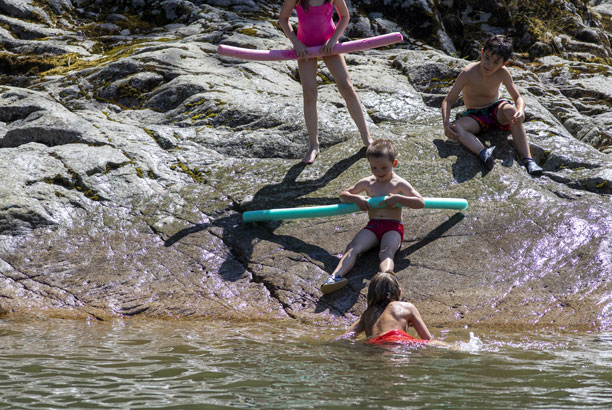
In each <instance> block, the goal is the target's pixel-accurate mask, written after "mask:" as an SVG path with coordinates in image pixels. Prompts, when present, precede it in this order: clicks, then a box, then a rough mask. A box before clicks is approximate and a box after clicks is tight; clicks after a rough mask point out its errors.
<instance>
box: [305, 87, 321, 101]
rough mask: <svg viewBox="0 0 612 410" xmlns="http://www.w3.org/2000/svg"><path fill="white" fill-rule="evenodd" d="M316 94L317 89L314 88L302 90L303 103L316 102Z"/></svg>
mask: <svg viewBox="0 0 612 410" xmlns="http://www.w3.org/2000/svg"><path fill="white" fill-rule="evenodd" d="M317 94H318V93H317V89H316V88H312V89H305V90H303V95H304V102H305V103H312V102H316V101H317Z"/></svg>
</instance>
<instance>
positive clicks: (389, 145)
mask: <svg viewBox="0 0 612 410" xmlns="http://www.w3.org/2000/svg"><path fill="white" fill-rule="evenodd" d="M396 157H397V149H396V148H395V144H394V143H393V141H391V140H390V139H387V138H379V139H376V140H374V142H372V143H371V144H370V146H369V147H368V149H367V150H366V158H387V159H388V160H389V161H391V162H394V161H395V158H396Z"/></svg>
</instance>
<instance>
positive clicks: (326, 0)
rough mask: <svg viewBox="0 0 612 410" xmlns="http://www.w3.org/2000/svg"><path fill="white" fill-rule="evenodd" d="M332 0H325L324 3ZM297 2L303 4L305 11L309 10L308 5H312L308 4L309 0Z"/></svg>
mask: <svg viewBox="0 0 612 410" xmlns="http://www.w3.org/2000/svg"><path fill="white" fill-rule="evenodd" d="M330 1H331V0H325V1H324V2H323V4H325V3H329V2H330ZM297 4H301V5H302V8H303V9H304V11H306V12H308V7H309V6H310V5H309V4H308V0H298V2H297Z"/></svg>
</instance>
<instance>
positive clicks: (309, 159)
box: [302, 148, 319, 164]
mask: <svg viewBox="0 0 612 410" xmlns="http://www.w3.org/2000/svg"><path fill="white" fill-rule="evenodd" d="M317 155H319V148H311V149H309V150H308V153H307V154H306V155H305V156H304V159H302V162H304V163H306V164H312V163H313V162H314V161H315V158H317Z"/></svg>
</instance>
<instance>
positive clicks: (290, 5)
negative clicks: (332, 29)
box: [278, 0, 308, 57]
mask: <svg viewBox="0 0 612 410" xmlns="http://www.w3.org/2000/svg"><path fill="white" fill-rule="evenodd" d="M296 1H297V0H285V1H284V2H283V6H282V7H281V11H280V16H279V18H278V25H279V26H281V28H282V29H283V32H284V33H285V35H286V36H287V38H289V40H291V44H293V48H294V49H295V52H296V53H297V55H298V57H306V56H308V51H307V50H306V46H305V45H304V43H302V42H301V41H300V40H298V38H297V35H296V34H295V31H293V27H291V24H289V17H291V13H292V12H293V9H294V8H295V5H296Z"/></svg>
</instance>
